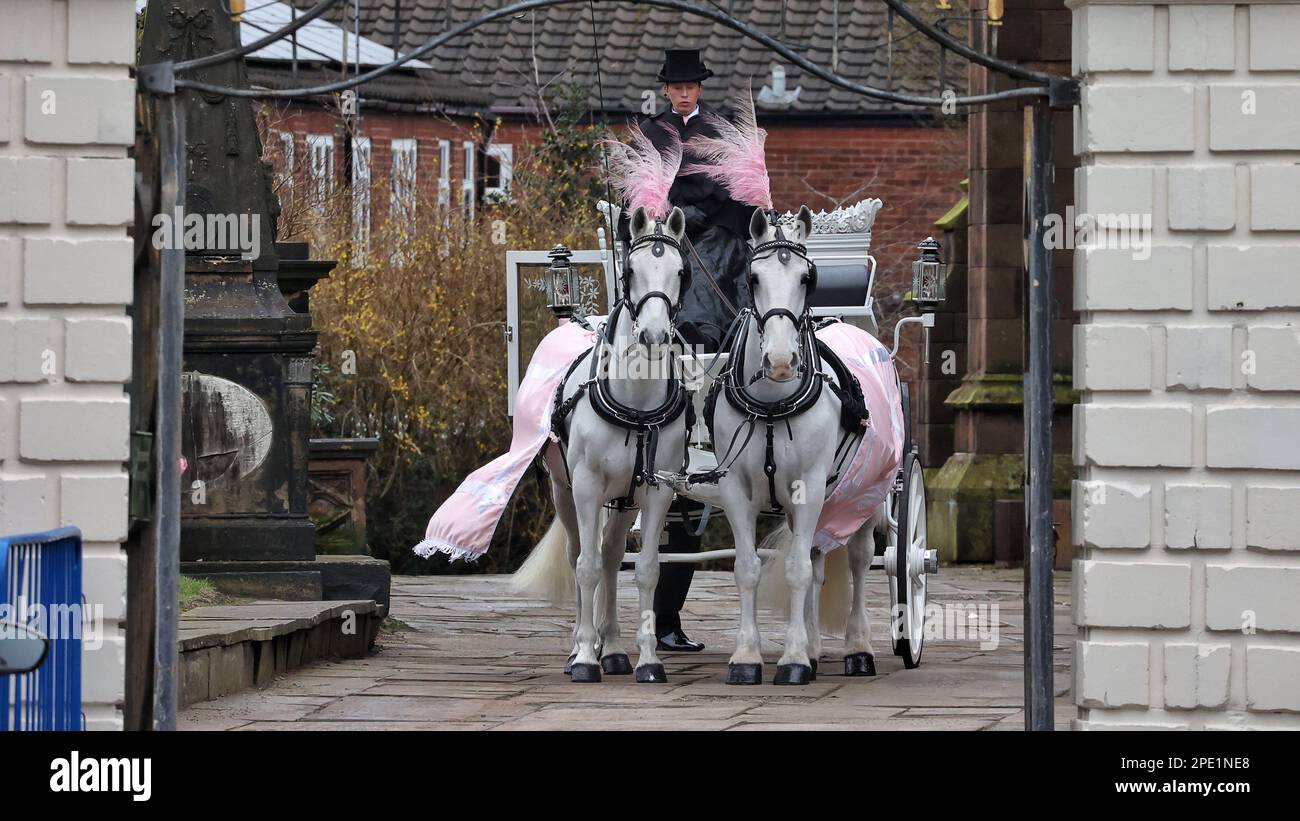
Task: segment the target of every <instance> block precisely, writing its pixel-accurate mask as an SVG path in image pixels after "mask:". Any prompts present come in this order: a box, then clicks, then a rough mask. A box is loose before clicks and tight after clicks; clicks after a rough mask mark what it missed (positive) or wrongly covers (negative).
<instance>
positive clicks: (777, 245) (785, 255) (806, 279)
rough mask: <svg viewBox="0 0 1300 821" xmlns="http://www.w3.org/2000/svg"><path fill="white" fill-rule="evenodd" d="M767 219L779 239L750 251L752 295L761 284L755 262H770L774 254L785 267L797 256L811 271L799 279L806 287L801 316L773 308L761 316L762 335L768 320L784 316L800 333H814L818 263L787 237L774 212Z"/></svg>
mask: <svg viewBox="0 0 1300 821" xmlns="http://www.w3.org/2000/svg"><path fill="white" fill-rule="evenodd" d="M768 219H769V220H770V221H771V224H772V227H773V228H775V229H776V239H770V240H768V241H767V242H760V243H759V244H758V245H755V246H754V248H753V249H752V250H751V251H750V252H749V261H748V275H749V290H750V293H753V292H754V291H755V286H756V285H757V284H758V275H757V274H755V273H754V263H755V262H756V261H757V260H760V259H767V258H768V257H770V256H772V255H773V254H775V255H776V258H777V261H779V262H780V263H781V264H782V265H785V264H787V263H788V262H789V261H790V257H791V256H797V257H799V258H800V259H802V260H803V261H804V262H806V263H807V264H808V269H807V270H806V271H805V272H804V274H803V276H802V277H800V279H799V282H800V284H801V285H803V286H804V298H803V312H802V314H801V315H797V314H795V312H794V311H791V310H790V309H789V308H772V309H770V310H768V311H767V312H766V313H764V314H763V315H762V316H760V317H758V333H759V335H760V336H762V334H763V327H764V326H765V325H767V321H768V320H769V319H771V318H772V317H774V316H783V317H785V318H786V319H789V320H790V321H791V322H792V323H794V327H795V329H796V330H797V331H799V332H800V334H803V333H805V332H809V333H811V331H810V330H809V328H810V326H811V320H812V298H813V294H814V293H816V292H817V263H815V262H813V261H812V260H811V259H810V258H809V257H808V246H806V245H804V244H803V243H800V242H795V241H794V240H792V239H787V238H786V236H785V229H784V227H783V226H782V225H781V224H780V223H779V222H778V221H777V215H776V212H775V211H771V212H769V213H768Z"/></svg>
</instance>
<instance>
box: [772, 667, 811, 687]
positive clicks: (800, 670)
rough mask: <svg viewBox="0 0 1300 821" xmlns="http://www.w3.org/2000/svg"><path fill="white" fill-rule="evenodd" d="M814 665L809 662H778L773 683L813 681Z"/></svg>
mask: <svg viewBox="0 0 1300 821" xmlns="http://www.w3.org/2000/svg"><path fill="white" fill-rule="evenodd" d="M812 675H813V671H812V667H809V666H808V665H807V664H778V665H777V666H776V678H774V679H772V683H773V684H807V683H808V682H810V681H812Z"/></svg>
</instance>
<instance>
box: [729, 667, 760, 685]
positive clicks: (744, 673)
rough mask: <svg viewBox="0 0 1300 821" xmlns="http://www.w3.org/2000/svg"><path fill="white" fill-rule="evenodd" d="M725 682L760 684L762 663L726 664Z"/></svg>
mask: <svg viewBox="0 0 1300 821" xmlns="http://www.w3.org/2000/svg"><path fill="white" fill-rule="evenodd" d="M727 683H728V684H762V683H763V665H762V664H728V665H727Z"/></svg>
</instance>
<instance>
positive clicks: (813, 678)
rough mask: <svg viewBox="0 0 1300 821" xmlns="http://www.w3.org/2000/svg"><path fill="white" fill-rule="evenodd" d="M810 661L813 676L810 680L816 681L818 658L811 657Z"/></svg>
mask: <svg viewBox="0 0 1300 821" xmlns="http://www.w3.org/2000/svg"><path fill="white" fill-rule="evenodd" d="M808 663H809V664H811V665H812V678H810V679H808V680H809V681H816V680H817V659H809V660H808Z"/></svg>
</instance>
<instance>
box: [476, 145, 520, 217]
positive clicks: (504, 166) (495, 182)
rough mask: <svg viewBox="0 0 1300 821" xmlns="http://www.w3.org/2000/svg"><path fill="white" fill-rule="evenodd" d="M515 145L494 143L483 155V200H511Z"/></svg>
mask: <svg viewBox="0 0 1300 821" xmlns="http://www.w3.org/2000/svg"><path fill="white" fill-rule="evenodd" d="M514 152H515V149H514V146H512V145H510V144H509V143H493V144H492V145H489V146H488V147H487V151H486V152H485V153H484V157H483V201H484V202H509V201H510V176H511V167H512V166H513V165H514Z"/></svg>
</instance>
